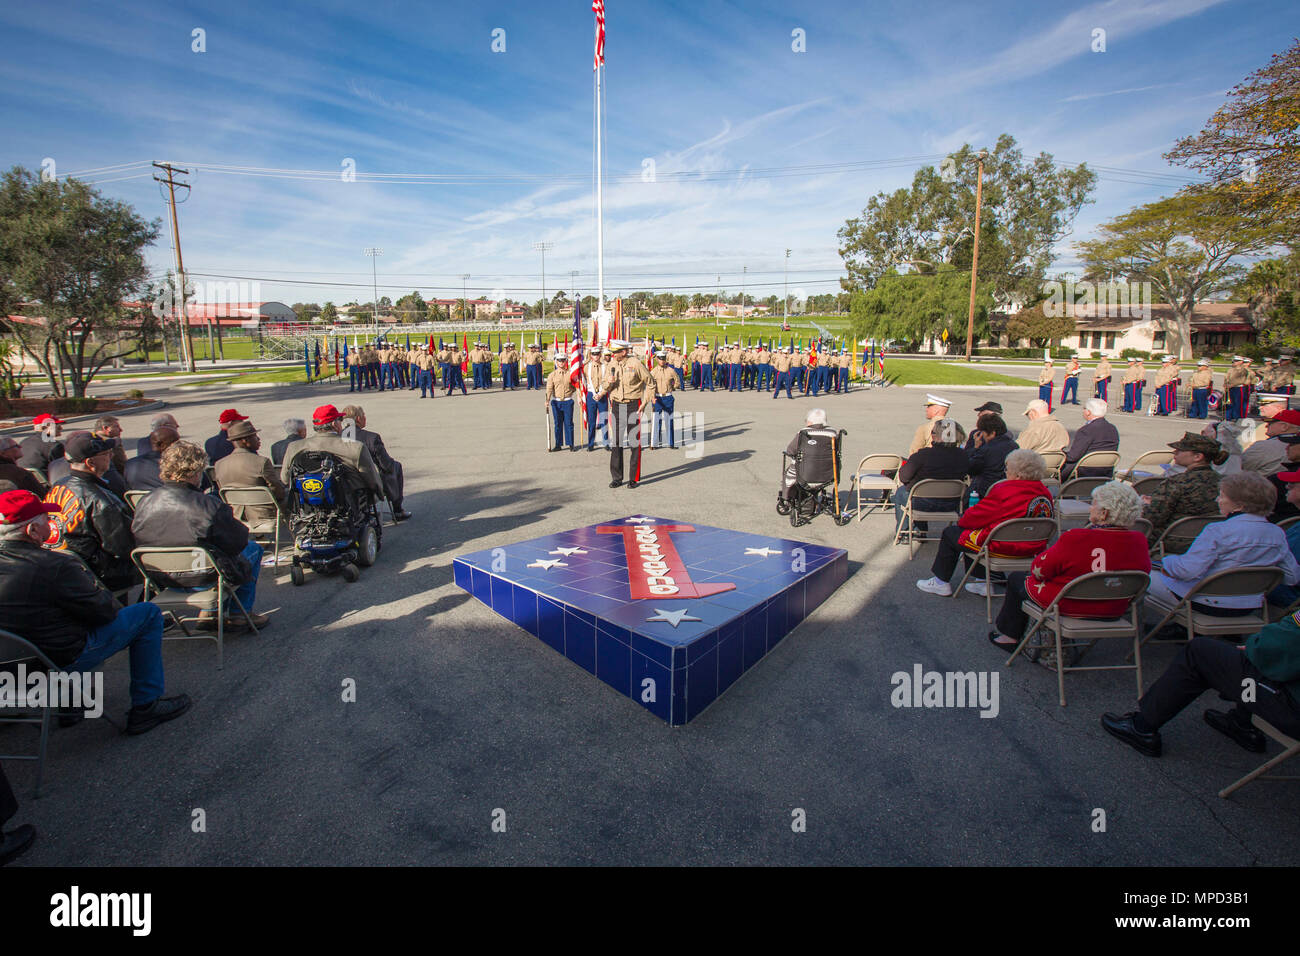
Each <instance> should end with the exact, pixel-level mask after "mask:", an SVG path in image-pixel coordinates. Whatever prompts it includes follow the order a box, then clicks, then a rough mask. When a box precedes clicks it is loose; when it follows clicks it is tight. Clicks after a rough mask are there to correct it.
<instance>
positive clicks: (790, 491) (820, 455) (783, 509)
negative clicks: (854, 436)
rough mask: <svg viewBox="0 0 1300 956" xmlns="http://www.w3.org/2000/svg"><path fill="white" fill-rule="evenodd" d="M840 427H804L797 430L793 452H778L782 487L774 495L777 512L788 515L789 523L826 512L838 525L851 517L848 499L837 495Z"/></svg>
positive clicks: (800, 522)
mask: <svg viewBox="0 0 1300 956" xmlns="http://www.w3.org/2000/svg"><path fill="white" fill-rule="evenodd" d="M847 434H848V432H847V431H845V430H844V429H843V428H841V429H840V430H839V431H835V430H833V429H829V428H805V429H803V430H802V431H800V432H799V443H798V445H797V446H796V447H795V453H794V454H793V455H791V454H790V453H789V452H788V451H786V452H782V453H781V459H782V466H783V468H782V489H781V493H780V494H778V495H777V498H776V512H777V514H780V515H789V516H790V526H791V527H792V528H797V527H799V526H800V525H803V524H808V523H809V522H810V521H812V519H813V518H815V517H817V516H818V515H819V514H829V515H831V516H832V517H833V518H834V519H835V523H836V524H837V525H841V526H843V525H847V524H848V523H849V522H850V521H852V520H853V512H852V511H851V510H850V509H849V508H848V501H847V499H846V500H845V501H843V502H841V501H840V498H839V478H840V465H841V450H842V444H843V438H844V436H845V435H847Z"/></svg>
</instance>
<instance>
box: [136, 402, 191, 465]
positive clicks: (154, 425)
mask: <svg viewBox="0 0 1300 956" xmlns="http://www.w3.org/2000/svg"><path fill="white" fill-rule="evenodd" d="M164 426H165V427H167V428H174V429H176V434H177V436H179V435H180V433H181V426H180V425H179V424H178V423H177V421H176V417H175V416H174V415H170V414H168V413H167V412H160V413H159V414H157V415H155V416H154V417H153V418H151V419H149V435H152V434H153V433H154V432H156V431H157V430H158V429H160V428H163V427H164ZM149 435H145V436H144V437H143V438H141V439H139V440H137V441H136V443H135V453H136V456H137V457H138V456H140V455H147V454H149V449H150V445H149Z"/></svg>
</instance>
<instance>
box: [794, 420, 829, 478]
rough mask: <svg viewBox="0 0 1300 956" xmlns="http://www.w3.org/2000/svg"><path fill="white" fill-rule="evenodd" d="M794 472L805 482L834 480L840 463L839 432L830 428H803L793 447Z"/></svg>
mask: <svg viewBox="0 0 1300 956" xmlns="http://www.w3.org/2000/svg"><path fill="white" fill-rule="evenodd" d="M795 461H796V462H797V465H796V474H797V476H798V479H799V481H801V482H803V483H805V484H818V483H827V482H831V481H834V480H835V475H836V473H837V471H838V470H839V465H840V434H839V432H838V431H836V430H834V429H832V428H804V429H802V430H801V431H800V432H799V444H798V445H797V446H796V448H795Z"/></svg>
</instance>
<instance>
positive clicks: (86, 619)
mask: <svg viewBox="0 0 1300 956" xmlns="http://www.w3.org/2000/svg"><path fill="white" fill-rule="evenodd" d="M118 607H119V605H118V603H117V601H115V600H114V599H113V595H112V594H111V593H110V592H109V591H108V590H107V589H106V588H105V587H104V585H102V584H101V583H100V582H99V581H97V580H96V579H95V576H94V575H93V574H91V573H90V572H89V571H87V570H86V566H85V565H84V564H82V563H81V562H80V561H78V560H77V559H76V558H73V557H71V556H69V555H66V554H60V553H59V552H57V551H48V550H46V549H45V548H42V547H40V546H39V545H35V544H32V543H31V542H30V541H0V621H3V623H4V627H5V629H6V630H10V631H13V632H14V633H15V634H17V635H18V636H19V637H25V638H27V640H29V641H31V642H32V643H33V644H35V645H36V646H37V647H39V648H40V649H41V650H42V651H43V652H44V653H45V654H46V656H48V657H49V658H50V660H52V661H54V663H56V664H58V665H59V666H60V667H67V666H68V665H69V664H71V663H72V662H73V661H75V660H76V659H77V658H78V657H79V656H81V652H82V650H84V649H85V647H86V635H87V634H89V633H90V631H91V630H93V629H94V628H97V627H101V626H103V625H105V624H108V623H109V622H110V621H112V620H113V618H114V617H116V616H117V611H118Z"/></svg>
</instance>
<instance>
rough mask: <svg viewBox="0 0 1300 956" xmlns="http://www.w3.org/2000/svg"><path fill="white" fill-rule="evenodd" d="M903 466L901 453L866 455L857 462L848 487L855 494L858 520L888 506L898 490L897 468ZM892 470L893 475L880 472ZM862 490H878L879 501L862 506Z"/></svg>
mask: <svg viewBox="0 0 1300 956" xmlns="http://www.w3.org/2000/svg"><path fill="white" fill-rule="evenodd" d="M902 467H903V456H902V455H888V454H878V455H867V456H866V457H865V458H863V459H862V460H861V461H860V462H858V467H857V470H856V471H854V472H853V475H852V476H851V478H850V479H849V488H850V490H852V491H854V492H855V493H856V495H857V507H858V520H859V521H861V520H862V519H863V518H865V517H866V516H867V515H868V513H870V512H871V511H875V510H877V509H879V510H881V511H883V510H885V509H886V508H887V507H889V505H890V503H891V501H892V500H893V496H894V492H895V491H896V490H898V469H900V468H902ZM886 471H892V472H893V477H892V478H891V477H886V476H885V475H884V474H882V472H886ZM864 491H878V492H880V494H881V498H880V501H879V502H871V504H870V506H869V507H867V508H864V507H863V506H862V493H863V492H864Z"/></svg>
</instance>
